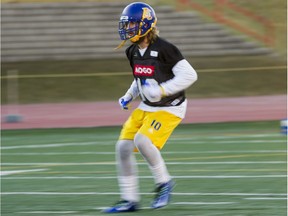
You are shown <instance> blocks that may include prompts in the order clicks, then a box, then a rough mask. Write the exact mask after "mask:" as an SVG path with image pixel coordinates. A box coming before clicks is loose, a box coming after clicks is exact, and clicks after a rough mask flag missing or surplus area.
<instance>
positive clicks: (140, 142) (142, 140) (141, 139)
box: [134, 133, 151, 152]
mask: <svg viewBox="0 0 288 216" xmlns="http://www.w3.org/2000/svg"><path fill="white" fill-rule="evenodd" d="M134 143H135V146H136V147H137V148H138V150H139V151H140V152H141V150H142V149H143V148H145V146H147V145H149V144H150V143H151V141H150V139H149V138H148V137H146V136H145V135H143V134H141V133H137V134H136V135H135V137H134Z"/></svg>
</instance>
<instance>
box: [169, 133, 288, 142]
mask: <svg viewBox="0 0 288 216" xmlns="http://www.w3.org/2000/svg"><path fill="white" fill-rule="evenodd" d="M264 137H283V136H282V135H281V134H280V133H279V134H250V135H247V134H237V135H234V134H227V135H225V136H208V137H207V136H196V137H195V136H191V135H189V134H187V135H186V134H183V135H181V136H180V135H174V136H171V138H170V139H169V140H186V139H191V140H199V139H203V138H204V139H205V140H211V139H212V140H213V139H237V138H264Z"/></svg>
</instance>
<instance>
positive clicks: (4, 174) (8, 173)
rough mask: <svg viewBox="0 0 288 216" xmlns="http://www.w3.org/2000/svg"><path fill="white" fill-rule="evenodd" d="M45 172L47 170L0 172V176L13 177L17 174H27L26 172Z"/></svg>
mask: <svg viewBox="0 0 288 216" xmlns="http://www.w3.org/2000/svg"><path fill="white" fill-rule="evenodd" d="M45 170H47V169H33V170H11V171H0V176H6V175H13V174H19V173H27V172H41V171H45Z"/></svg>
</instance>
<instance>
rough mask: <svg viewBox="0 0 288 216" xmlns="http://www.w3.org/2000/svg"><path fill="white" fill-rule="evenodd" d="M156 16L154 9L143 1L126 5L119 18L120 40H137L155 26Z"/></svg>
mask: <svg viewBox="0 0 288 216" xmlns="http://www.w3.org/2000/svg"><path fill="white" fill-rule="evenodd" d="M156 22H157V18H156V14H155V11H154V9H153V8H152V7H151V6H150V5H148V4H146V3H143V2H134V3H131V4H129V5H127V6H126V7H125V8H124V10H123V12H122V14H121V17H120V20H119V30H118V32H119V35H120V38H121V40H124V41H126V40H130V41H131V42H137V41H138V40H139V39H140V38H141V37H143V36H145V35H147V34H148V33H149V32H150V31H151V30H152V28H153V27H155V26H156Z"/></svg>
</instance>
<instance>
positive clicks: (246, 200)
mask: <svg viewBox="0 0 288 216" xmlns="http://www.w3.org/2000/svg"><path fill="white" fill-rule="evenodd" d="M119 131H120V127H103V128H81V129H78V128H75V129H47V130H46V129H39V130H11V131H5V130H4V131H2V147H1V151H2V155H1V156H2V174H4V175H3V176H2V180H1V183H2V184H1V186H2V189H1V190H2V197H1V198H2V200H1V202H2V206H1V207H2V208H1V213H2V214H1V215H3V216H8V215H9V216H12V215H13V216H14V215H17V216H18V215H22V216H25V215H27V216H31V215H32V216H33V215H39V216H40V215H41V216H42V215H44V216H46V215H47V216H48V215H49V216H50V215H61V216H63V215H72V216H76V215H77V216H80V215H81V216H86V215H87V216H88V215H89V216H92V215H103V214H102V213H101V212H100V211H101V209H102V208H103V207H105V206H109V205H110V204H112V203H114V202H115V201H117V200H118V198H119V191H118V187H117V179H116V169H115V160H114V157H115V155H114V145H115V142H116V140H117V136H118V134H119ZM286 138H287V136H285V135H283V134H281V133H280V126H279V122H278V121H277V122H276V121H272V122H246V123H217V124H190V125H181V126H179V127H178V128H177V129H176V130H175V132H174V134H173V135H172V137H171V139H170V140H169V141H168V143H167V144H166V146H165V148H164V149H163V156H164V158H165V160H166V162H167V165H168V167H169V170H170V173H171V175H173V176H174V179H175V181H176V183H177V186H176V188H175V190H174V192H173V199H172V202H171V205H169V206H168V207H166V208H164V209H161V210H156V211H155V210H150V209H149V208H148V207H149V203H150V202H151V199H152V197H153V193H152V191H153V189H154V185H153V179H152V178H151V174H150V172H149V169H148V168H147V165H146V164H145V162H144V161H143V159H142V158H141V156H140V155H138V156H137V158H138V162H139V175H140V176H141V177H140V184H141V194H142V195H141V197H142V201H141V206H142V210H141V211H139V212H137V213H135V214H133V215H159V216H164V215H165V216H184V215H185V216H188V215H189V216H190V215H193V216H194V215H195V216H210V215H211V216H212V215H219V216H240V215H241V216H244V215H245V216H246V215H247V216H248V215H249V216H252V215H253V216H254V215H261V216H265V215H266V216H285V215H286V203H287V196H286V188H287V187H286V180H287V176H286V174H287V173H286V168H287V167H286V158H287V157H286V141H287V140H286ZM12 171H15V173H14V174H13V172H12ZM121 215H123V216H125V215H132V214H121Z"/></svg>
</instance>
